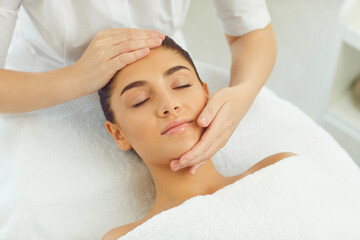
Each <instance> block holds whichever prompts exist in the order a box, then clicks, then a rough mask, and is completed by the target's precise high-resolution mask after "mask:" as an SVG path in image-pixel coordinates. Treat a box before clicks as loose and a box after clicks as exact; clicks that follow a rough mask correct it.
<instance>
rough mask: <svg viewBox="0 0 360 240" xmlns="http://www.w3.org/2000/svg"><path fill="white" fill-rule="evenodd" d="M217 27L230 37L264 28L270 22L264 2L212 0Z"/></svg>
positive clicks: (253, 0)
mask: <svg viewBox="0 0 360 240" xmlns="http://www.w3.org/2000/svg"><path fill="white" fill-rule="evenodd" d="M212 5H213V8H214V11H215V14H216V16H217V18H218V22H219V25H220V27H221V29H222V31H223V32H224V33H226V34H227V35H230V36H241V35H244V34H246V33H248V32H251V31H253V30H256V29H262V28H265V27H266V26H267V25H268V24H269V23H270V21H271V17H270V13H269V11H268V9H267V6H266V1H265V0H212Z"/></svg>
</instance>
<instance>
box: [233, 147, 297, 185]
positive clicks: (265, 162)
mask: <svg viewBox="0 0 360 240" xmlns="http://www.w3.org/2000/svg"><path fill="white" fill-rule="evenodd" d="M296 155H297V154H295V153H292V152H280V153H276V154H273V155H270V156H268V157H266V158H264V159H263V160H261V161H259V162H258V163H256V164H254V165H253V166H252V167H251V168H249V169H248V170H247V171H246V172H244V173H243V174H241V175H239V176H238V179H240V178H243V177H245V176H246V175H249V174H252V173H254V172H256V171H258V170H260V169H262V168H264V167H267V166H269V165H271V164H274V163H276V162H278V161H280V160H282V159H284V158H287V157H291V156H296ZM238 179H237V180H238Z"/></svg>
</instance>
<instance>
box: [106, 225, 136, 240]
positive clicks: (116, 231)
mask: <svg viewBox="0 0 360 240" xmlns="http://www.w3.org/2000/svg"><path fill="white" fill-rule="evenodd" d="M141 223H142V221H138V222H133V223H129V224H126V225H123V226H119V227H116V228H113V229H111V230H110V231H108V232H107V233H106V234H105V235H104V236H103V238H102V239H101V240H117V239H118V238H120V237H122V236H124V235H125V234H127V233H128V232H130V231H131V230H133V229H134V228H136V227H137V226H138V225H140V224H141Z"/></svg>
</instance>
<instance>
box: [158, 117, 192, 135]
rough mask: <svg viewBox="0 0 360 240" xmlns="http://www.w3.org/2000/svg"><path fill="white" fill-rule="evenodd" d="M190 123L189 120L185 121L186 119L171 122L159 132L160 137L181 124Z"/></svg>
mask: <svg viewBox="0 0 360 240" xmlns="http://www.w3.org/2000/svg"><path fill="white" fill-rule="evenodd" d="M190 122H192V121H191V120H187V119H177V120H175V121H172V122H169V123H168V124H167V125H166V126H165V128H164V129H163V130H162V132H161V135H164V134H165V133H166V132H167V131H169V130H170V129H172V128H175V127H177V126H179V125H181V124H184V123H190Z"/></svg>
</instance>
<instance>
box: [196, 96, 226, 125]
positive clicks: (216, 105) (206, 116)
mask: <svg viewBox="0 0 360 240" xmlns="http://www.w3.org/2000/svg"><path fill="white" fill-rule="evenodd" d="M225 103H226V101H224V100H223V99H221V98H218V97H216V96H214V97H213V98H210V100H209V101H208V103H207V104H206V106H205V107H204V109H203V110H202V111H201V113H200V115H199V117H198V119H197V123H198V125H199V126H201V127H207V126H209V124H210V123H211V122H212V121H213V119H214V117H215V116H216V114H217V113H218V111H219V110H220V108H221V107H222V106H223V105H224V104H225Z"/></svg>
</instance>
